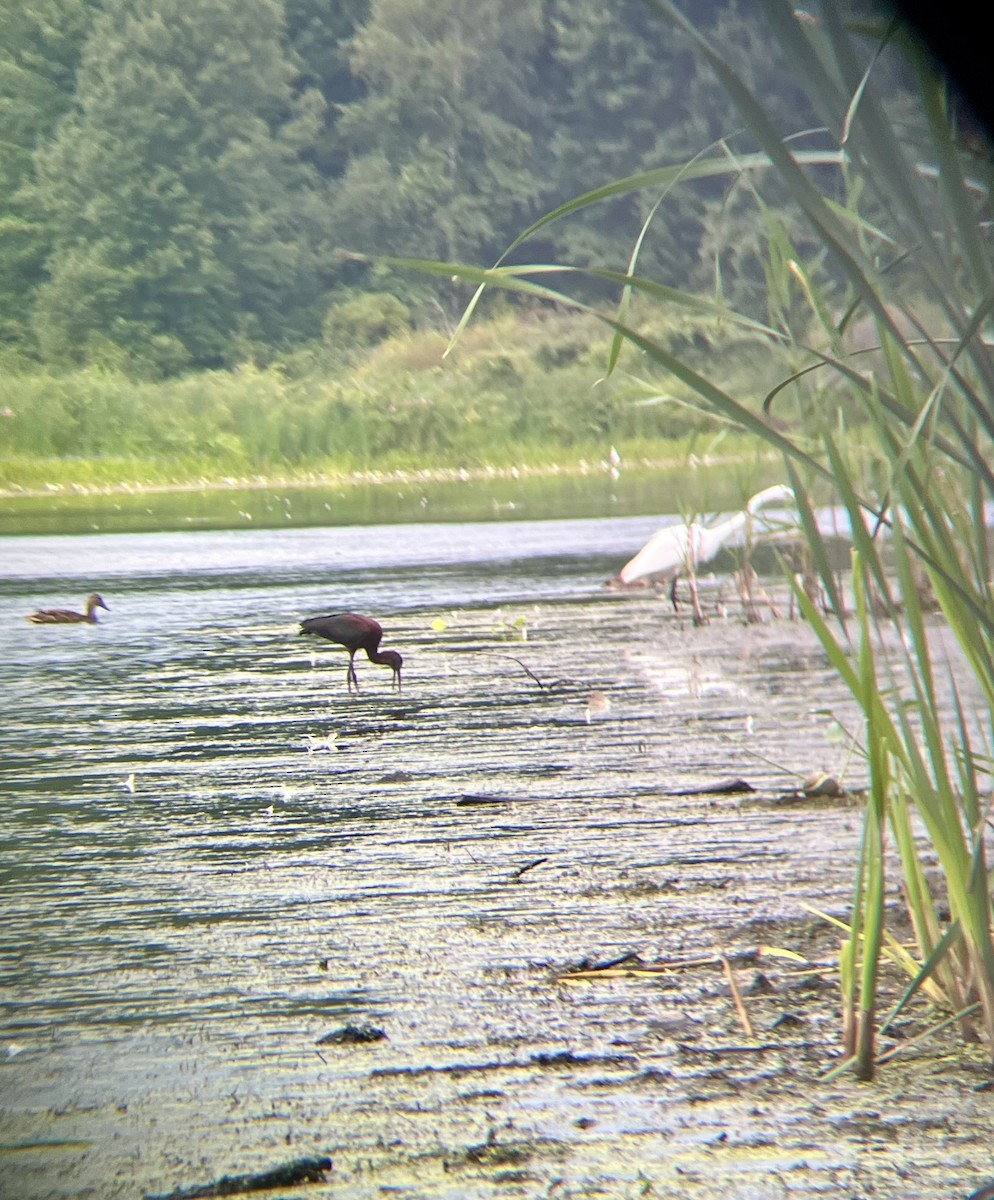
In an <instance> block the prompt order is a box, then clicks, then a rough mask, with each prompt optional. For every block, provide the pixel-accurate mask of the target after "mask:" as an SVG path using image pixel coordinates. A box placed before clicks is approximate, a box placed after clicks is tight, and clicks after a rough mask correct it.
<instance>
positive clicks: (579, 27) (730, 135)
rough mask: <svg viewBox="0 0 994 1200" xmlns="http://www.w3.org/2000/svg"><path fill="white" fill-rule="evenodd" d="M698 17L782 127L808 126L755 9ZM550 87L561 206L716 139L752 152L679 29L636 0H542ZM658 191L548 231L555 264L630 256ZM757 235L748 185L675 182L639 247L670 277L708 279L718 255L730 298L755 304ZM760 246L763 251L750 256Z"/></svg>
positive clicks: (614, 262)
mask: <svg viewBox="0 0 994 1200" xmlns="http://www.w3.org/2000/svg"><path fill="white" fill-rule="evenodd" d="M695 20H698V21H699V22H700V23H701V24H702V25H704V26H705V27H706V28H707V30H708V35H709V37H711V38H712V40H713V41H714V42H715V44H717V45H719V46H721V47H722V50H723V52H724V53H726V54H727V56H728V57H729V59H730V60H731V61H732V62H734V63H735V65H736V67H737V68H739V69H742V70H743V72H744V74H745V76H746V78H747V79H749V80H750V82H752V83H754V84H755V85H756V86H757V87H758V90H759V92H760V94H762V95H763V96H764V97H768V98H769V99H770V111H771V114H772V115H773V117H774V119H777V118H781V119H782V125H783V128H784V133H785V134H789V133H793V132H795V131H796V130H797V129H799V128H802V127H803V126H804V124H805V123H807V124H811V123H812V120H813V118H812V117H811V116H810V108H809V105H808V103H807V101H806V100H805V98H804V95H803V92H802V91H801V89H800V88H799V87H798V86H797V84H796V82H795V81H794V80H793V77H792V76H791V74H790V72H789V70H788V69H787V67H786V64H785V63H784V62H783V61H782V58H780V57H779V56H778V55H777V54H776V52H775V50H774V48H773V47H772V46H771V45H770V44H769V38H768V35H767V34H766V33H765V32H764V25H763V22H762V18H761V15H760V14H759V13H758V12H757V11H755V10H754V9H753V8H751V7H748V6H746V7H740V6H739V5H737V4H736V3H734V2H732V3H725V2H722V0H709V2H708V3H698V4H697V5H696V8H695ZM547 55H548V66H547V69H546V70H545V72H544V73H543V78H544V79H545V81H546V83H547V85H548V86H549V87H550V89H551V90H552V93H553V95H552V104H553V106H552V109H551V112H550V121H549V124H548V128H547V134H546V136H547V139H548V140H547V144H546V154H545V155H544V159H543V161H545V162H546V163H547V177H548V185H549V189H550V191H549V199H550V202H552V203H561V202H562V201H564V200H567V199H569V198H571V197H573V196H576V195H579V194H581V193H583V192H585V191H587V190H589V189H591V188H594V187H597V186H599V185H602V184H607V183H610V182H612V181H614V180H617V179H621V178H624V177H626V176H629V175H634V174H637V173H638V172H641V171H646V170H651V169H652V168H654V167H660V166H667V165H670V164H675V163H681V162H687V161H689V160H690V159H691V158H692V157H693V156H694V155H696V154H698V153H700V152H701V151H704V150H707V149H708V148H709V147H711V146H712V144H713V143H715V142H716V141H717V140H718V139H722V138H725V139H728V140H729V144H730V146H731V148H732V149H733V150H734V151H735V152H737V153H742V152H745V151H747V150H749V149H751V148H753V147H752V146H751V144H750V143H749V141H748V140H747V139H746V138H745V137H744V136H743V135H742V133H741V132H740V127H741V125H742V120H741V117H740V116H739V115H738V113H737V112H736V110H735V107H734V105H733V104H732V102H731V101H730V100H729V98H728V96H727V94H726V93H725V92H724V90H723V89H722V88H720V87H719V86H717V84H716V81H715V80H714V77H713V76H712V74H711V72H710V69H709V68H708V67H707V65H706V64H704V63H703V62H702V61H701V59H700V57H699V56H698V55H696V54H694V53H693V52H692V50H691V47H690V45H689V43H688V42H687V40H686V38H685V37H684V36H683V35H682V34H681V33H680V31H679V30H677V29H675V28H674V27H673V26H672V25H671V24H670V23H668V22H667V21H665V20H663V19H662V18H661V17H660V16H659V14H658V13H656V12H655V11H654V10H653V9H652V8H651V7H650V6H649V5H647V4H645V3H643V0H619V3H617V4H613V5H604V4H600V3H597V0H549V40H548V49H547ZM658 199H659V195H658V193H655V192H650V191H644V192H642V193H640V194H629V195H626V196H625V197H622V198H618V199H614V200H611V201H608V202H606V203H602V204H599V205H597V206H595V207H592V208H590V209H588V210H585V211H584V212H582V213H580V214H577V215H576V216H573V217H570V218H568V219H566V220H564V221H562V222H560V224H559V225H557V226H554V227H553V228H554V230H555V254H556V256H557V258H558V259H560V260H561V261H565V262H571V263H577V264H579V265H587V264H597V265H607V266H611V267H614V268H616V269H618V268H621V267H623V266H624V264H625V263H626V261H627V259H628V256H629V254H630V253H631V250H632V247H633V246H634V244H635V240H636V237H637V236H638V233H639V230H640V229H641V227H642V224H643V221H644V220H645V219H646V217H647V216H648V214H649V212H650V210H651V208H652V206H653V205H654V204H655V203H656V201H657V200H658ZM764 252H765V235H764V230H763V224H762V221H761V220H760V219H759V218H758V214H757V211H756V207H755V203H754V201H753V200H752V198H751V196H750V195H749V192H748V188H747V187H739V188H736V187H734V186H730V184H729V180H728V179H727V178H726V179H719V180H716V181H713V182H711V183H705V182H695V183H693V184H692V185H678V186H677V187H675V188H673V189H672V190H671V191H670V192H669V193H668V194H667V195H666V197H665V199H664V201H663V203H662V205H661V206H660V208H659V210H658V212H657V213H656V215H655V216H654V218H653V222H652V225H651V227H650V231H649V235H648V237H647V238H646V240H645V243H644V246H643V250H642V259H641V263H642V267H643V269H644V270H645V271H646V273H648V274H650V275H653V276H654V277H656V278H659V279H662V280H665V281H666V282H668V283H671V284H676V285H678V286H693V287H703V288H708V287H710V286H712V285H713V274H714V263H715V257H716V256H717V257H718V258H719V259H720V260H721V261H722V262H723V266H724V274H723V276H722V282H723V287H724V290H725V291H726V294H727V293H729V292H731V293H732V294H733V296H734V298H735V300H736V301H737V302H740V303H746V304H747V305H748V304H749V303H750V302H751V303H753V304H757V303H758V304H760V305H761V304H762V300H761V294H762V291H763V287H764V278H763V272H762V268H761V265H760V258H761V257H762V255H763V253H764ZM757 255H758V256H757Z"/></svg>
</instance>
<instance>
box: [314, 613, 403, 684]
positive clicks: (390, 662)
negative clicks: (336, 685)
mask: <svg viewBox="0 0 994 1200" xmlns="http://www.w3.org/2000/svg"><path fill="white" fill-rule="evenodd" d="M300 632H301V633H302V634H303V633H310V634H314V635H316V636H317V637H323V638H327V640H328V641H329V642H335V643H337V644H338V645H339V646H344V647H345V649H346V650H348V652H349V669H348V674H347V675H346V677H345V678H346V679H347V680H348V685H349V691H350V692H351V691H352V685H353V684H355V690H356V691H358V690H359V680H358V679H357V678H356V673H355V656H356V651H357V650H365V651H366V657H367V658H368V659H369V661H370V662H372V663H379V664H380V665H381V666H384V667H390V668H392V670H393V682H394V686H395V687H396V688H397V690H398V691H400V668H401V667H402V666H403V665H404V660H403V659H402V658H401V656H400V655H399V654H398V653H397V651H396V650H381V649H380V640H381V639H382V637H383V627H382V625H380V623H379V621H374V620H373V618H372V617H361V616H359V614H358V613H333V614H332V615H331V616H328V617H307V618H306V619H305V620H303V621H301V622H300Z"/></svg>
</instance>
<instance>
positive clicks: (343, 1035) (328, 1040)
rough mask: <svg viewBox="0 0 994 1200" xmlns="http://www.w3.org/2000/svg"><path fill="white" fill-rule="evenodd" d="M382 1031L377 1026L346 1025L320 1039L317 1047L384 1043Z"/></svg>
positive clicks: (316, 1043) (384, 1035)
mask: <svg viewBox="0 0 994 1200" xmlns="http://www.w3.org/2000/svg"><path fill="white" fill-rule="evenodd" d="M386 1036H387V1035H386V1034H385V1033H384V1031H383V1030H382V1029H377V1027H376V1026H375V1025H345V1026H344V1027H343V1028H342V1029H335V1030H333V1031H332V1032H331V1033H326V1034H325V1035H324V1037H320V1038H318V1040H317V1041H316V1042H315V1043H314V1044H315V1045H316V1046H336V1045H337V1046H364V1045H367V1044H368V1043H369V1042H382V1041H383V1040H384V1039H385V1038H386Z"/></svg>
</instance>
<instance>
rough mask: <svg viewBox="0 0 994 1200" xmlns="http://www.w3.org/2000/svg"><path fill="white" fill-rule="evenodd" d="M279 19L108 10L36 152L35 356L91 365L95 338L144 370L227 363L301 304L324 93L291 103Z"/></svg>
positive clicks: (307, 299) (238, 11)
mask: <svg viewBox="0 0 994 1200" xmlns="http://www.w3.org/2000/svg"><path fill="white" fill-rule="evenodd" d="M280 22H281V10H280V7H279V5H278V4H277V3H276V2H275V0H250V2H249V3H248V4H244V3H243V4H240V5H238V6H237V8H235V7H233V6H232V5H231V4H230V3H228V2H227V0H205V2H204V3H202V4H197V5H195V6H193V7H191V6H190V5H188V4H186V3H184V2H183V0H154V2H153V0H107V2H106V3H105V4H104V5H103V7H102V10H101V12H100V13H99V15H98V16H97V18H96V20H95V22H94V26H93V30H92V33H91V35H90V37H89V38H88V40H87V42H86V45H85V47H84V50H83V55H82V61H81V65H80V70H79V75H78V82H77V86H76V107H75V108H74V109H73V111H72V112H71V113H70V114H69V115H67V117H66V118H65V119H64V120H63V122H62V124H61V125H60V127H59V130H58V133H57V135H56V136H55V138H54V139H53V140H52V141H51V142H50V143H49V144H48V145H47V146H46V147H45V148H44V149H43V150H42V151H41V152H40V153H39V156H38V180H37V185H36V190H35V201H36V203H37V205H38V206H39V208H40V209H42V211H44V212H45V213H46V215H47V219H48V221H49V223H50V225H51V228H52V229H53V231H54V250H53V254H52V256H51V259H50V262H49V271H50V279H49V281H48V282H47V283H46V284H45V285H44V286H43V287H42V288H41V291H40V294H39V298H38V304H37V309H36V327H37V334H38V341H39V345H40V347H41V350H42V353H43V355H44V356H45V357H46V358H47V359H48V360H50V361H52V362H54V363H65V364H73V363H85V362H89V361H92V360H93V351H92V344H93V340H94V339H97V340H98V344H104V343H107V342H109V343H112V344H114V345H117V346H119V347H120V348H121V349H122V350H123V351H124V353H125V355H126V356H127V358H128V359H129V360H131V361H134V362H142V361H145V362H147V363H148V373H151V374H156V373H165V372H167V371H175V370H177V369H179V368H182V367H183V366H186V365H190V366H200V367H203V366H216V365H223V364H227V363H231V362H232V361H233V360H234V359H235V358H236V351H237V348H238V345H239V336H241V337H243V338H244V337H245V336H246V335H247V336H248V337H249V339H250V340H260V341H262V342H264V343H267V344H270V345H273V344H279V342H280V341H281V340H283V338H285V337H286V336H287V334H288V332H289V331H290V330H292V329H294V327H295V323H296V322H298V321H299V320H300V319H301V317H302V314H306V312H307V310H308V309H309V307H310V306H311V305H312V304H313V301H314V298H315V296H316V292H317V288H318V277H317V259H316V250H317V245H318V242H319V238H318V227H319V226H318V222H319V219H320V216H321V205H320V193H319V191H318V189H317V181H316V177H315V176H314V174H313V172H312V171H311V170H310V169H308V167H307V166H306V165H305V164H304V163H302V162H301V161H300V158H299V151H300V148H301V146H303V145H306V144H308V142H309V141H310V140H311V139H312V138H313V136H314V133H315V130H316V128H317V125H318V123H319V122H320V117H321V109H322V107H323V102H322V101H321V99H320V96H318V95H317V93H307V94H304V95H302V96H294V95H293V93H292V91H291V89H290V86H289V79H290V77H291V74H292V65H291V63H290V61H289V60H288V59H287V57H286V55H285V54H284V53H283V51H282V49H281V45H280V30H281V24H280ZM248 64H251V69H246V67H247V65H248ZM243 314H244V316H243ZM246 318H249V320H248V325H247V326H246ZM163 339H164V340H163Z"/></svg>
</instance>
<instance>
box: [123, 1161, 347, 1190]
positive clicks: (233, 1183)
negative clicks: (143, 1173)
mask: <svg viewBox="0 0 994 1200" xmlns="http://www.w3.org/2000/svg"><path fill="white" fill-rule="evenodd" d="M331 1166H332V1163H331V1159H330V1158H295V1159H294V1160H293V1162H289V1163H284V1164H283V1166H281V1167H272V1168H270V1170H268V1171H258V1172H255V1173H254V1174H251V1175H222V1176H221V1178H220V1179H218V1180H217V1181H216V1182H215V1183H205V1184H202V1185H200V1186H196V1187H187V1188H177V1189H176V1190H175V1191H173V1192H164V1193H159V1194H157V1195H150V1194H148V1193H146V1194H145V1200H201V1198H204V1197H208V1196H242V1195H245V1194H246V1193H247V1192H266V1191H270V1190H271V1189H272V1188H282V1187H296V1186H297V1185H298V1184H301V1183H323V1182H324V1177H325V1172H326V1171H330V1170H331Z"/></svg>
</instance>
